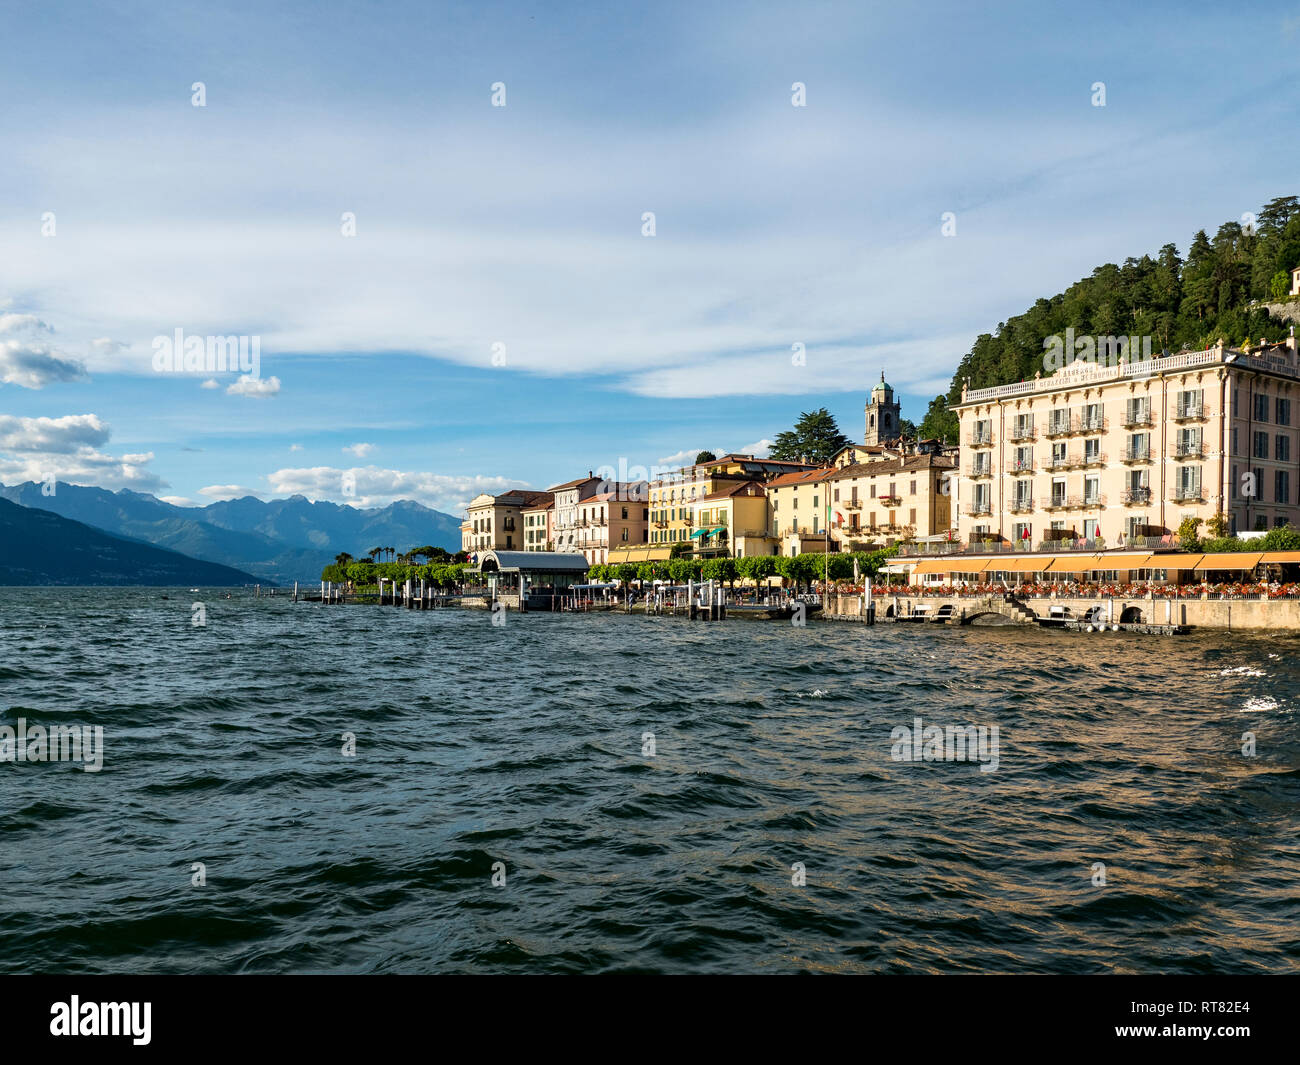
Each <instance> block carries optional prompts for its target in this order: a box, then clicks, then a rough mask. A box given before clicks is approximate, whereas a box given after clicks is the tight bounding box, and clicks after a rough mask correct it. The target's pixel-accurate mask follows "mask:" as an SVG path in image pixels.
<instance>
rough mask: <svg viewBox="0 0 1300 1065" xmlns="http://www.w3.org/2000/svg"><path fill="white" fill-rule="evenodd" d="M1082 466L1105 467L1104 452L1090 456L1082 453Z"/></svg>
mask: <svg viewBox="0 0 1300 1065" xmlns="http://www.w3.org/2000/svg"><path fill="white" fill-rule="evenodd" d="M1083 464H1084V465H1085V466H1104V465H1106V452H1104V451H1098V452H1096V453H1094V454H1092V455H1089V454H1088V453H1087V452H1084V455H1083Z"/></svg>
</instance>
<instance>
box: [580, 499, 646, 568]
mask: <svg viewBox="0 0 1300 1065" xmlns="http://www.w3.org/2000/svg"><path fill="white" fill-rule="evenodd" d="M606 484H607V485H608V490H607V491H603V492H597V493H596V494H595V495H593V496H590V497H588V498H587V499H584V500H581V501H580V502H579V503H578V504H577V519H576V521H577V525H576V528H575V530H574V532H575V537H574V547H573V548H572V550H576V551H580V552H582V554H583V555H585V556H586V558H587V561H588V562H590V563H591V564H592V565H593V566H594V565H603V564H605V563H607V562H608V561H609V552H610V549H611V548H620V549H623V548H629V547H637V546H640V545H642V544H645V543H647V542H648V539H649V532H648V530H649V524H650V507H649V505H648V504H647V503H646V489H647V485H646V482H645V481H631V482H622V481H611V482H606ZM565 550H570V549H569V548H566V549H565Z"/></svg>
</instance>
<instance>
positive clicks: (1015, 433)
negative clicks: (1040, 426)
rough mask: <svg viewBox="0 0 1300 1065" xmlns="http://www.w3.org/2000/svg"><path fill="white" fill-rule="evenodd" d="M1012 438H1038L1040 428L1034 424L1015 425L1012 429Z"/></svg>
mask: <svg viewBox="0 0 1300 1065" xmlns="http://www.w3.org/2000/svg"><path fill="white" fill-rule="evenodd" d="M1011 439H1012V440H1037V439H1038V430H1037V429H1035V428H1034V427H1033V426H1032V425H1021V426H1018V427H1016V426H1013V427H1012V429H1011Z"/></svg>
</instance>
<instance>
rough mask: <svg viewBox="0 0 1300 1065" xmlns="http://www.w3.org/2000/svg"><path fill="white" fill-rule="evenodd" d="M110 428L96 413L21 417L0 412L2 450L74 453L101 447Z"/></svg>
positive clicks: (0, 448)
mask: <svg viewBox="0 0 1300 1065" xmlns="http://www.w3.org/2000/svg"><path fill="white" fill-rule="evenodd" d="M110 435H111V430H110V429H109V427H108V425H107V424H105V423H104V422H102V421H100V419H99V418H98V417H97V416H96V415H94V414H65V415H64V416H63V417H61V418H18V417H15V416H13V415H9V414H0V451H40V452H48V453H51V454H65V455H68V454H72V453H73V452H76V451H79V450H81V449H82V448H93V447H102V446H103V445H104V444H106V443H107V442H108V438H109V436H110Z"/></svg>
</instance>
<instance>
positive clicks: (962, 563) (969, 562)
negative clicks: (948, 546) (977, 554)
mask: <svg viewBox="0 0 1300 1065" xmlns="http://www.w3.org/2000/svg"><path fill="white" fill-rule="evenodd" d="M988 564H989V560H988V559H987V558H967V557H966V556H964V555H952V556H950V557H948V558H927V559H925V560H924V561H922V562H920V563H919V564H918V565H917V567H916V569H914V570H912V572H913V573H983V572H984V567H985V566H987V565H988Z"/></svg>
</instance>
